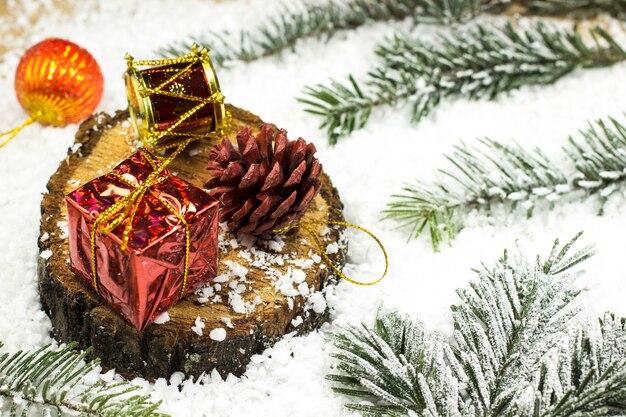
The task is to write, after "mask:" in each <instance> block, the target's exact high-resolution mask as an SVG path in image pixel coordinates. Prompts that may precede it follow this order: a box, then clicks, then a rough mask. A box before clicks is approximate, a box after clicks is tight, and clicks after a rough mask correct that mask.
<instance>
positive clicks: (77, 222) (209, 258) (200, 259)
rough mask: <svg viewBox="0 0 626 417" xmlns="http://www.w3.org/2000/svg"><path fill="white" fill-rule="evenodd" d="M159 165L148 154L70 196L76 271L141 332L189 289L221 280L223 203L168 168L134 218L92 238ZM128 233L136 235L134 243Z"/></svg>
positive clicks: (135, 157)
mask: <svg viewBox="0 0 626 417" xmlns="http://www.w3.org/2000/svg"><path fill="white" fill-rule="evenodd" d="M158 165H159V160H158V159H157V158H156V157H155V156H154V155H152V154H150V153H149V152H147V151H145V150H143V149H142V150H140V151H138V152H136V153H135V154H133V155H132V156H131V157H130V158H128V159H126V160H125V161H124V162H122V163H121V164H120V165H118V166H117V167H116V168H115V169H114V170H113V171H111V173H109V174H106V175H104V176H102V177H99V178H96V179H94V180H92V181H90V182H88V183H86V184H84V185H82V186H81V187H79V188H78V189H76V190H75V191H73V192H71V193H69V194H68V195H67V196H66V197H65V200H66V206H67V217H68V223H69V243H70V259H71V266H72V268H73V269H74V271H75V272H76V273H77V274H78V275H80V276H81V277H83V278H84V279H85V280H86V281H87V282H88V283H89V284H90V285H91V286H93V287H96V288H97V290H98V292H99V293H100V294H101V295H102V297H103V298H104V299H105V300H106V301H107V302H108V303H109V304H110V305H111V306H112V307H113V308H114V309H116V310H117V311H118V312H119V313H120V314H121V315H122V316H124V317H125V318H126V319H127V320H128V321H129V322H131V323H132V324H133V325H134V326H135V327H137V328H138V329H139V330H141V329H143V328H145V327H146V326H147V325H149V324H150V323H152V322H153V321H154V319H155V318H156V317H157V316H158V315H159V314H160V313H161V312H163V311H165V310H167V309H168V308H169V307H170V306H172V305H173V304H175V303H176V302H177V301H178V300H179V299H180V298H181V296H182V295H183V294H182V292H183V291H184V292H185V294H187V293H190V292H192V291H194V290H196V289H197V288H198V287H200V286H202V285H203V284H205V283H206V282H207V281H209V280H210V279H211V278H213V277H214V276H215V275H216V274H217V252H218V247H217V239H218V238H217V232H218V224H217V222H218V205H219V203H218V201H217V200H215V199H214V198H212V197H211V196H209V195H208V194H207V193H205V192H204V191H203V190H202V189H200V188H198V187H195V186H193V185H191V184H189V183H187V182H185V181H183V180H182V179H180V178H177V177H175V176H171V175H170V172H169V171H168V170H167V169H166V170H163V172H161V173H160V174H159V176H158V177H157V181H154V182H151V183H150V184H154V185H151V186H150V187H149V188H148V189H147V191H146V192H145V194H142V196H141V197H140V198H138V199H137V200H136V201H135V203H134V205H133V210H134V213H133V215H131V216H127V217H126V218H125V219H124V220H123V222H122V223H121V224H119V225H118V226H117V227H115V228H113V230H111V231H110V232H109V233H106V234H102V233H99V232H97V233H93V234H92V231H93V229H94V226H95V223H96V220H97V219H98V218H99V217H100V216H102V215H105V217H106V214H105V210H107V209H109V208H111V207H112V206H113V205H114V204H116V203H117V202H118V201H120V200H121V199H123V198H124V197H127V196H129V194H131V193H132V192H133V191H134V190H136V189H137V187H140V186H141V185H142V184H143V183H144V182H145V181H146V180H147V178H148V176H149V175H150V174H151V173H153V172H154V171H155V169H157V167H158ZM127 198H128V197H127ZM110 211H111V210H109V212H110ZM109 212H107V213H109ZM129 221H132V225H128V222H129ZM126 226H130V227H126ZM125 230H126V231H127V232H128V231H130V235H127V239H126V241H125V240H124V232H125ZM187 230H188V231H189V236H188V237H187V235H186V233H187V232H186V231H187ZM123 242H127V245H126V248H124V246H125V245H124V244H123ZM92 245H93V246H92ZM187 251H188V252H187ZM92 253H95V254H96V262H95V265H94V264H93V263H92V260H93V257H92ZM187 253H188V257H187ZM186 259H187V260H188V270H187V271H186V270H185V263H186V262H185V260H186ZM94 267H95V271H96V278H95V279H94V276H93V275H94V274H93V272H92V271H93V269H94ZM185 272H187V274H185ZM185 278H186V279H185ZM185 281H186V282H185Z"/></svg>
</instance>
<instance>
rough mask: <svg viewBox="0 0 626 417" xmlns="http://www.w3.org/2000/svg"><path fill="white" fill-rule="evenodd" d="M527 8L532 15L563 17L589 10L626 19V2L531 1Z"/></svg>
mask: <svg viewBox="0 0 626 417" xmlns="http://www.w3.org/2000/svg"><path fill="white" fill-rule="evenodd" d="M526 7H527V8H528V10H529V11H530V12H531V13H537V14H546V15H562V14H567V13H572V12H576V11H578V10H589V11H592V12H596V13H607V14H609V15H611V16H613V17H616V18H618V19H622V20H624V19H626V0H531V1H529V2H528V3H527V4H526Z"/></svg>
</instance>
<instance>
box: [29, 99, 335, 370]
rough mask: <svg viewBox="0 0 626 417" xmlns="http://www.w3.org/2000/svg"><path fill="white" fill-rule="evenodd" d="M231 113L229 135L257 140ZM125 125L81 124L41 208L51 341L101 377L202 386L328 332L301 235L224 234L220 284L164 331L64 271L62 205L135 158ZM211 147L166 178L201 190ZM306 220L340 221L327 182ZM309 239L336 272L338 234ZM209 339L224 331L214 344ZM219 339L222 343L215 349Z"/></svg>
mask: <svg viewBox="0 0 626 417" xmlns="http://www.w3.org/2000/svg"><path fill="white" fill-rule="evenodd" d="M227 107H228V109H229V111H230V112H231V113H232V115H233V131H236V130H237V129H239V128H241V127H245V126H250V127H251V128H252V129H253V130H254V131H255V132H256V131H258V129H259V127H260V126H261V125H262V123H263V122H262V121H261V119H259V118H258V117H257V116H255V115H253V114H251V113H249V112H247V111H245V110H242V109H239V108H236V107H233V106H227ZM128 117H129V116H128V113H127V112H125V111H123V112H117V113H116V115H115V116H113V117H111V116H108V115H106V114H98V115H95V116H93V117H92V118H90V119H88V120H87V121H85V122H84V123H83V124H82V125H81V126H80V128H79V131H78V133H77V135H76V142H75V144H74V146H73V147H72V148H71V149H70V150H69V151H68V156H67V158H66V160H65V161H63V162H62V163H61V164H60V166H59V169H58V170H57V172H56V173H55V174H54V175H53V176H52V177H51V179H50V181H49V183H48V193H47V194H46V195H45V196H44V198H43V201H42V204H41V214H42V218H41V234H40V241H39V247H40V253H41V256H40V258H39V289H40V296H41V301H42V304H43V306H44V309H45V310H46V312H47V313H48V315H49V316H50V319H51V320H52V325H53V329H54V335H55V336H56V337H57V338H58V339H59V340H60V341H63V342H70V341H77V342H78V343H79V344H80V346H81V347H82V348H84V349H86V348H88V347H93V349H94V355H95V356H97V357H99V358H100V359H101V361H102V364H103V366H104V367H105V368H115V369H116V370H117V371H118V372H119V373H121V374H122V375H125V376H127V377H133V376H143V377H145V378H148V379H154V378H159V377H168V376H169V375H171V374H172V373H173V372H176V371H183V372H185V373H186V374H187V375H193V376H198V375H200V374H202V373H206V372H210V371H211V370H213V369H217V370H218V371H219V372H220V373H221V374H222V375H225V374H227V373H233V374H236V375H240V374H241V373H243V371H244V370H245V366H246V365H247V363H248V362H249V359H250V356H252V355H254V354H257V353H259V352H261V351H262V350H263V349H264V348H266V347H268V346H270V345H271V344H272V343H274V342H275V341H276V340H277V339H278V338H280V337H281V336H283V335H285V334H287V333H290V332H297V333H299V334H301V333H305V332H308V331H311V330H312V329H315V328H317V327H318V326H319V325H320V324H321V323H322V322H324V320H326V318H327V308H326V303H325V299H324V296H323V293H322V292H321V291H322V290H323V289H324V287H325V286H326V285H327V284H328V283H329V282H331V281H332V280H331V279H329V277H330V276H331V274H330V272H331V271H330V268H329V267H328V266H327V265H325V264H324V261H323V260H321V257H320V256H319V248H317V247H316V246H315V243H314V242H313V239H312V238H311V237H310V236H308V235H307V234H306V232H304V231H296V232H293V233H290V234H288V235H284V236H279V237H270V236H268V237H267V238H266V239H264V238H256V239H255V238H252V237H239V238H237V237H236V236H234V235H233V234H231V233H230V232H228V231H226V230H221V231H220V254H219V256H220V260H219V268H218V269H219V271H218V274H219V275H218V277H217V278H216V279H215V280H213V282H212V283H211V285H210V286H207V287H206V288H204V289H202V290H200V291H199V292H197V293H196V294H192V295H189V296H187V297H185V298H184V299H183V300H181V301H180V302H179V303H178V304H176V305H175V306H173V307H172V308H170V310H169V311H168V315H169V320H168V321H166V322H165V323H162V324H157V323H155V324H152V325H150V326H149V327H147V328H146V329H145V330H144V331H143V332H139V331H137V330H136V329H135V328H134V327H133V326H132V325H130V324H128V323H127V322H126V321H125V320H124V319H123V318H122V317H121V316H119V315H118V314H117V313H115V312H114V311H113V310H112V309H111V308H110V307H109V306H108V305H106V304H105V303H104V301H103V300H102V299H101V298H100V296H99V295H98V294H97V293H95V292H94V291H93V289H92V288H91V287H89V286H88V285H86V284H85V283H84V281H83V280H82V279H80V278H79V277H76V276H74V274H73V273H72V271H71V269H70V267H69V246H68V241H67V221H66V211H65V201H64V196H65V195H66V194H67V193H69V192H70V191H72V190H73V189H75V188H77V187H78V186H79V185H81V184H83V183H85V182H87V181H89V180H91V179H93V178H95V177H98V176H100V175H103V174H105V173H106V172H108V171H110V170H111V169H112V168H114V167H115V166H116V165H117V164H118V163H119V162H121V161H122V160H123V159H125V158H126V157H127V156H129V155H130V154H131V153H132V152H133V150H135V149H136V147H137V146H138V144H137V141H136V136H135V133H134V131H133V129H132V127H131V124H130V121H129V119H128ZM232 136H233V137H234V135H232ZM211 146H212V144H211V143H209V142H208V141H202V142H199V143H197V144H193V145H192V146H191V147H190V148H189V149H187V150H186V151H185V153H184V154H183V155H181V156H179V157H178V158H177V159H176V161H174V163H173V164H172V165H171V166H170V167H171V171H172V173H173V174H174V175H177V176H179V177H181V178H183V179H185V180H187V181H189V182H190V183H192V184H194V185H196V186H199V187H202V186H203V185H204V183H205V182H206V180H207V171H206V166H207V163H208V159H209V155H208V149H209V148H210V147H211ZM303 220H305V221H306V220H308V221H311V220H330V221H343V215H342V204H341V201H340V199H339V196H338V194H337V191H336V189H335V188H333V186H332V183H331V181H330V179H329V178H328V176H327V175H326V174H322V187H321V191H320V193H319V194H318V196H317V197H316V198H315V200H314V202H313V204H312V205H311V208H310V209H309V210H308V212H307V213H306V215H305V217H304V219H303ZM315 231H316V233H319V234H320V236H322V239H323V241H324V244H325V245H326V251H327V252H328V253H329V254H330V255H329V256H330V257H331V259H332V260H333V262H334V263H335V264H336V265H337V266H339V267H341V266H342V265H343V262H344V256H345V250H346V249H345V248H346V246H345V244H344V243H343V242H342V241H341V231H342V230H340V229H337V228H333V227H325V226H317V227H316V229H315ZM161 318H162V320H161V321H164V320H166V319H167V317H166V316H162V317H161ZM198 323H201V324H200V325H198ZM202 325H204V327H202ZM214 329H223V330H219V331H217V332H214V334H213V335H211V331H212V330H214ZM224 331H225V332H226V338H225V339H224V340H219V339H221V337H220V334H222V335H223V333H224ZM200 333H202V334H201V335H200Z"/></svg>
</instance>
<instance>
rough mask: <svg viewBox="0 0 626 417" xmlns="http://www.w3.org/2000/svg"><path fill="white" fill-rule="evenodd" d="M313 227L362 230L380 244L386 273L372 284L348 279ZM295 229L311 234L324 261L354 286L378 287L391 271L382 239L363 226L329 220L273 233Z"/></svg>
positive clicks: (371, 282) (298, 225) (304, 223)
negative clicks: (323, 226) (342, 227)
mask: <svg viewBox="0 0 626 417" xmlns="http://www.w3.org/2000/svg"><path fill="white" fill-rule="evenodd" d="M313 225H327V226H344V227H351V228H353V229H356V230H360V231H361V232H363V233H365V234H367V235H368V236H369V237H371V238H372V239H374V241H375V242H376V243H377V244H378V246H379V247H380V250H381V251H382V252H383V256H384V257H385V271H384V272H383V274H382V275H381V276H380V278H378V279H376V280H374V281H370V282H362V281H356V280H354V279H352V278H349V277H347V276H346V275H345V274H344V273H343V272H341V271H340V270H339V268H337V266H335V264H334V263H333V261H332V260H331V259H330V257H329V256H328V255H327V254H326V250H325V249H324V245H323V244H322V241H321V240H320V238H319V236H318V235H317V233H315V231H314V230H313V228H312V227H311V226H313ZM293 229H302V230H304V231H306V232H307V233H308V234H310V235H311V236H312V237H313V240H314V241H315V244H316V245H317V247H318V248H319V250H320V253H321V255H322V258H324V260H325V261H326V263H327V264H328V266H330V268H331V269H332V270H333V271H334V272H335V273H336V274H337V275H338V276H339V277H340V278H342V279H343V280H345V281H348V282H349V283H351V284H354V285H360V286H363V287H369V286H372V285H376V284H378V283H379V282H380V281H382V280H383V279H384V278H385V276H386V275H387V271H388V270H389V257H388V256H387V250H386V249H385V246H384V245H383V243H382V242H381V241H380V239H379V238H378V237H376V235H374V233H372V232H370V231H369V230H367V229H365V228H364V227H361V226H357V225H356V224H352V223H346V222H336V221H329V220H322V221H311V222H300V223H296V224H293V225H291V226H287V227H282V228H279V229H274V230H272V232H273V233H278V234H285V233H287V232H289V231H290V230H293Z"/></svg>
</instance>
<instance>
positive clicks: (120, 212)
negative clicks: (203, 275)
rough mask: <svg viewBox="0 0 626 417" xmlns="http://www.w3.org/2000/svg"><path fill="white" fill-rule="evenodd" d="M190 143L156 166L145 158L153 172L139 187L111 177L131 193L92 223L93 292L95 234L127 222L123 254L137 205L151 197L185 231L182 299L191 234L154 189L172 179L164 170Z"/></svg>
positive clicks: (95, 279) (96, 286)
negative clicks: (156, 200)
mask: <svg viewBox="0 0 626 417" xmlns="http://www.w3.org/2000/svg"><path fill="white" fill-rule="evenodd" d="M192 141H193V139H188V140H186V141H185V142H183V143H182V144H180V145H179V146H178V148H177V149H176V151H174V152H173V153H172V154H171V155H169V156H168V157H167V158H164V159H160V161H159V164H158V165H156V164H155V163H154V162H153V160H152V156H150V155H146V154H144V156H145V157H146V160H147V161H148V162H149V163H150V165H152V168H153V169H154V170H153V171H152V172H151V173H150V174H149V175H148V177H147V178H146V179H145V180H144V181H143V182H142V183H141V184H139V185H136V184H134V183H132V182H131V181H129V180H127V179H126V178H124V177H123V176H121V175H118V174H115V173H112V174H111V175H113V176H114V177H115V178H116V179H118V180H120V181H121V182H123V183H124V184H126V185H128V186H129V187H132V188H133V190H132V191H131V192H130V193H129V194H127V195H126V196H124V197H122V198H120V199H119V200H117V201H116V202H115V203H114V204H113V205H112V206H110V207H109V208H107V209H106V210H105V211H104V212H102V214H100V216H98V218H97V219H96V220H95V222H94V225H93V228H92V230H91V272H92V275H93V287H94V289H95V290H96V291H97V290H98V275H97V272H98V270H97V264H96V255H97V254H96V249H97V247H96V234H97V233H100V234H103V235H106V234H108V233H110V232H112V231H113V230H114V229H116V228H117V227H118V226H120V225H121V224H123V223H124V222H126V225H125V226H124V231H123V232H122V244H121V245H120V246H121V248H122V250H126V248H127V247H128V242H129V240H130V235H131V233H132V231H133V220H134V218H135V215H136V213H137V210H138V209H139V205H140V204H141V202H142V201H143V199H144V197H145V196H146V194H150V195H152V196H153V197H155V198H156V199H158V200H159V201H160V202H161V203H162V204H163V206H164V207H165V208H166V209H167V210H168V211H169V212H170V213H172V214H173V215H174V216H176V218H178V221H179V222H180V224H181V225H182V226H183V228H184V229H185V266H184V268H185V272H184V276H183V285H182V288H181V296H182V295H184V294H185V292H186V291H187V281H188V277H189V253H190V251H191V232H190V228H189V224H188V223H187V221H186V220H185V218H184V217H183V216H182V215H181V214H180V213H179V212H178V210H176V208H175V207H174V206H173V205H172V204H171V203H169V202H168V201H165V200H164V199H162V198H160V196H159V195H157V194H156V193H154V192H153V187H154V186H155V185H158V184H161V183H162V182H165V181H166V180H168V179H169V178H170V177H171V174H167V175H163V172H164V171H165V170H166V169H167V167H168V166H169V164H170V163H171V162H172V161H173V160H174V159H175V158H176V157H177V156H178V155H180V153H181V152H183V150H185V148H186V147H187V145H188V144H189V143H191V142H192ZM140 151H142V152H145V151H143V150H142V149H140ZM157 158H158V157H157Z"/></svg>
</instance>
